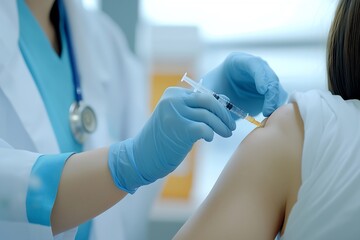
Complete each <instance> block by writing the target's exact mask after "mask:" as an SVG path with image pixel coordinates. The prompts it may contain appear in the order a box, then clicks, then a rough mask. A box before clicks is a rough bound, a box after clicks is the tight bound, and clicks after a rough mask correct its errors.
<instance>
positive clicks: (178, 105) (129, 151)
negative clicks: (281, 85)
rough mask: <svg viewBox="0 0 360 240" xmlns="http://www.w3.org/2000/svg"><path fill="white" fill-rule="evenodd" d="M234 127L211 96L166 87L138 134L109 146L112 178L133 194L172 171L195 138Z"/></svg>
mask: <svg viewBox="0 0 360 240" xmlns="http://www.w3.org/2000/svg"><path fill="white" fill-rule="evenodd" d="M235 127H236V125H235V121H234V120H233V119H232V117H231V114H230V112H229V111H228V110H226V109H225V108H224V107H223V106H222V105H221V104H220V103H219V102H218V101H217V100H216V99H215V98H214V97H213V96H210V95H207V94H203V93H198V92H196V93H195V92H192V91H191V90H188V89H184V88H179V87H173V88H168V89H167V90H166V91H165V93H164V94H163V96H162V97H161V99H160V101H159V103H158V104H157V106H156V108H155V110H154V112H153V114H152V116H151V117H150V119H149V120H148V122H147V123H146V124H145V126H144V128H143V129H142V130H141V131H140V133H139V134H138V135H137V136H136V137H134V138H131V139H128V140H126V141H124V142H120V143H115V144H113V145H112V146H111V147H110V151H109V168H110V171H111V175H112V177H113V180H114V182H115V184H116V185H117V187H119V188H120V189H122V190H123V191H126V192H129V193H134V192H135V191H136V189H137V188H138V187H140V186H142V185H145V184H149V183H152V182H154V181H155V180H157V179H159V178H162V177H164V176H166V175H167V174H169V173H170V172H172V171H173V170H174V169H175V168H176V167H177V166H178V165H179V164H180V163H181V162H182V160H183V159H184V158H185V157H186V155H187V154H188V152H189V151H190V150H191V148H192V146H193V144H194V143H195V142H196V141H197V140H199V139H204V140H206V141H212V139H213V137H214V132H216V133H217V134H219V135H221V136H223V137H230V136H231V135H232V131H233V130H235Z"/></svg>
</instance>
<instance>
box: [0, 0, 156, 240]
mask: <svg viewBox="0 0 360 240" xmlns="http://www.w3.org/2000/svg"><path fill="white" fill-rule="evenodd" d="M65 6H66V9H67V12H68V16H69V22H70V28H71V33H72V38H73V45H74V48H75V55H76V60H77V62H78V70H79V73H80V78H81V85H82V90H83V96H84V99H85V101H86V102H87V103H88V104H90V105H91V106H92V107H93V108H94V110H95V112H96V114H97V117H98V129H97V131H96V132H95V133H94V134H93V135H92V136H91V137H90V139H89V140H88V141H87V142H86V143H85V144H84V148H85V150H87V149H92V148H96V147H101V146H107V145H109V144H110V143H112V142H114V141H118V140H122V139H125V138H128V137H129V136H133V135H135V134H136V132H137V131H139V129H140V128H141V126H142V124H143V122H144V120H145V118H146V117H147V116H146V115H147V112H148V111H147V107H148V106H147V102H148V101H147V96H148V94H147V92H146V89H147V86H146V85H147V82H146V81H144V77H145V75H144V72H143V71H142V69H141V68H140V65H139V64H138V62H136V60H135V59H134V57H133V56H132V55H131V53H130V52H129V50H128V48H127V46H126V43H125V40H124V37H123V36H122V34H121V33H120V31H119V29H118V28H117V26H115V24H114V23H113V22H112V21H111V20H110V19H109V18H108V17H107V16H105V15H104V14H103V13H101V12H97V11H86V10H84V9H83V7H82V4H81V1H80V0H65ZM18 37H19V26H18V14H17V6H16V1H15V0H6V1H0V239H36V240H42V239H52V232H51V228H50V227H45V226H39V225H33V224H29V223H28V221H27V217H26V204H25V199H26V192H27V188H28V184H29V176H30V172H31V169H32V166H33V164H34V163H35V161H36V159H37V158H38V156H39V153H42V154H49V153H59V146H58V144H57V142H56V138H55V135H54V131H53V129H52V127H51V124H50V120H49V118H48V116H47V112H46V109H45V107H44V103H43V102H42V99H41V96H40V94H39V91H38V89H37V87H36V85H35V82H34V80H33V79H32V76H31V74H30V72H29V70H28V68H27V66H26V63H25V62H24V59H23V57H22V55H21V52H20V50H19V47H18ZM45 67H46V66H45ZM94 181H95V179H94ZM89 184H91V183H89ZM158 189H159V185H151V186H146V187H143V188H141V189H139V190H138V192H137V193H136V194H135V195H133V196H127V197H126V198H125V199H123V200H122V201H121V202H120V203H118V204H117V205H115V206H114V207H113V208H111V209H110V210H108V211H107V212H105V213H103V214H102V215H100V216H99V217H97V218H96V219H95V221H94V224H93V228H92V233H91V239H93V240H95V239H96V240H100V239H101V240H105V239H106V240H110V239H145V235H144V234H145V232H144V229H145V228H146V216H147V213H148V211H149V209H150V206H151V202H152V200H153V199H154V197H155V195H156V193H157V192H158V191H157V190H158ZM94 194H97V193H95V192H94ZM65 235H66V234H65ZM65 235H63V236H61V235H59V238H60V239H73V235H74V234H73V233H71V231H70V232H67V235H68V236H65Z"/></svg>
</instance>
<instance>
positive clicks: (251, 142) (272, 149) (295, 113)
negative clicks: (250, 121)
mask: <svg viewBox="0 0 360 240" xmlns="http://www.w3.org/2000/svg"><path fill="white" fill-rule="evenodd" d="M303 135H304V127H303V122H302V119H301V116H300V113H299V109H298V106H297V104H296V103H289V104H286V105H284V106H282V107H280V108H279V109H277V110H276V111H275V112H274V113H273V114H272V115H271V116H270V117H269V118H267V119H265V120H264V121H263V122H262V127H258V128H256V129H254V131H252V132H251V133H250V134H249V135H248V136H247V137H246V138H245V139H244V141H243V142H242V143H241V145H245V148H247V149H249V150H251V149H252V148H256V147H257V146H259V145H261V146H262V150H263V151H267V152H268V153H269V154H271V155H276V154H277V155H281V156H289V157H291V156H294V155H297V154H298V152H299V150H301V149H302V143H303V138H304V136H303ZM241 145H240V147H241Z"/></svg>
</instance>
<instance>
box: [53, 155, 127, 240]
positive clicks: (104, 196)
mask: <svg viewBox="0 0 360 240" xmlns="http://www.w3.org/2000/svg"><path fill="white" fill-rule="evenodd" d="M126 194H127V193H126V192H123V191H121V190H119V189H118V188H117V187H116V186H115V185H114V182H113V179H112V177H111V175H110V171H109V167H108V148H103V149H97V150H93V151H89V152H84V153H79V154H74V155H72V156H71V157H70V158H69V159H68V160H67V162H66V164H65V167H64V170H63V173H62V175H61V180H60V185H59V189H58V193H57V196H56V200H55V204H54V207H53V210H52V213H51V226H52V230H53V233H54V234H58V233H60V232H63V231H66V230H68V229H70V228H73V227H76V226H78V225H79V224H80V223H82V222H84V221H86V220H88V219H90V218H93V217H95V216H97V215H98V214H100V213H102V212H104V211H105V210H107V209H108V208H110V207H112V206H113V205H114V204H116V203H117V202H118V201H120V200H121V199H122V198H123V197H124V196H126Z"/></svg>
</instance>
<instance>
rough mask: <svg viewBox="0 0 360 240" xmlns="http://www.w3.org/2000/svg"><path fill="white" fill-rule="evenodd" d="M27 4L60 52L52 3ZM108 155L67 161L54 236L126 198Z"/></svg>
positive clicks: (84, 155)
mask: <svg viewBox="0 0 360 240" xmlns="http://www.w3.org/2000/svg"><path fill="white" fill-rule="evenodd" d="M40 2H41V3H40ZM26 3H27V4H28V6H29V8H30V10H31V11H32V13H33V14H34V16H35V17H36V19H37V20H38V22H39V24H40V26H41V27H42V28H43V30H44V32H45V33H46V36H47V37H48V39H49V41H50V42H51V45H52V46H53V48H54V51H56V52H59V49H60V48H59V42H58V39H57V38H56V33H55V29H54V27H53V25H52V24H51V21H50V19H49V15H50V10H51V7H52V5H53V4H54V1H51V0H46V1H45V0H44V1H39V0H26ZM108 152H109V150H108V148H102V149H97V150H94V151H89V152H84V153H79V154H74V155H72V156H71V157H70V158H69V159H68V160H67V162H66V164H65V166H64V169H63V172H62V175H61V180H60V185H59V189H58V193H57V196H56V200H55V204H54V207H53V210H52V213H51V227H52V231H53V234H54V235H56V234H58V233H61V232H64V231H66V230H69V229H71V228H74V227H76V226H78V225H80V224H81V223H83V222H85V221H87V220H88V219H91V218H93V217H95V216H97V215H98V214H100V213H102V212H104V211H106V210H107V209H108V208H110V207H112V206H113V205H115V204H116V203H117V202H119V201H120V200H121V199H122V198H124V197H125V196H126V195H127V193H126V192H123V191H121V190H119V189H118V188H117V187H116V186H115V184H114V182H113V180H112V177H111V174H110V171H109V167H108ZM85 200H86V201H85Z"/></svg>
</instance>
